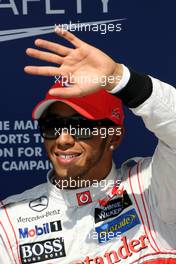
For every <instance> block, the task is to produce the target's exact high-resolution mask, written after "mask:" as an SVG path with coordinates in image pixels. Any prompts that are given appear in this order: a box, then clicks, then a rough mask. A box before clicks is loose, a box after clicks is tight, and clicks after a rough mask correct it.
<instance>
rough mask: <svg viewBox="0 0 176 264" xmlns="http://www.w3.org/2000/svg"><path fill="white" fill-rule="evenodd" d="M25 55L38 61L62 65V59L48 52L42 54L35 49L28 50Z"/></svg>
mask: <svg viewBox="0 0 176 264" xmlns="http://www.w3.org/2000/svg"><path fill="white" fill-rule="evenodd" d="M26 54H27V55H28V56H30V57H33V58H37V59H39V60H43V61H48V62H52V63H56V64H62V63H63V60H64V58H63V57H61V56H58V55H55V54H53V53H50V52H44V51H40V50H36V49H31V48H28V49H27V50H26Z"/></svg>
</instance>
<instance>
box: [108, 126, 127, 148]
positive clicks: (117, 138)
mask: <svg viewBox="0 0 176 264" xmlns="http://www.w3.org/2000/svg"><path fill="white" fill-rule="evenodd" d="M124 133H125V129H124V127H120V126H119V127H115V128H114V134H113V135H111V136H110V135H109V140H108V149H110V150H111V151H113V150H115V149H116V148H117V147H118V146H119V145H120V143H121V141H122V139H123V136H124Z"/></svg>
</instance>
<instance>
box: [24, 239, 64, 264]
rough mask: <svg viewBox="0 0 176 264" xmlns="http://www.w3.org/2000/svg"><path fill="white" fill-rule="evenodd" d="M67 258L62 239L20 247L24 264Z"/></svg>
mask: <svg viewBox="0 0 176 264" xmlns="http://www.w3.org/2000/svg"><path fill="white" fill-rule="evenodd" d="M65 256H66V254H65V245H64V239H63V238H62V237H59V238H55V239H50V240H44V241H38V242H35V243H30V244H29V243H28V244H23V245H20V257H21V262H22V264H26V263H37V262H42V261H47V260H51V259H57V258H62V257H65Z"/></svg>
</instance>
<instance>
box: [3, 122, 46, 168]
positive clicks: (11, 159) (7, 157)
mask: <svg viewBox="0 0 176 264" xmlns="http://www.w3.org/2000/svg"><path fill="white" fill-rule="evenodd" d="M37 126H38V122H37V121H35V122H33V121H31V120H15V121H9V120H8V121H0V131H1V133H0V158H1V163H0V169H2V170H4V171H5V172H8V171H24V170H49V169H50V168H51V163H50V161H48V160H46V161H45V160H41V159H42V155H43V148H42V146H41V145H40V144H41V143H42V142H43V139H42V137H41V136H40V133H33V131H35V130H36V129H37ZM24 131H25V132H30V133H25V132H24ZM3 132H4V133H3ZM15 132H16V133H15ZM18 132H20V133H18ZM35 144H38V146H36V145H35ZM25 158H27V159H28V160H23V159H25ZM35 159H37V160H35Z"/></svg>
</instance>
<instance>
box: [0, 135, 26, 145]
mask: <svg viewBox="0 0 176 264" xmlns="http://www.w3.org/2000/svg"><path fill="white" fill-rule="evenodd" d="M29 142H30V138H29V134H9V135H5V134H1V135H0V144H28V143H29Z"/></svg>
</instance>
